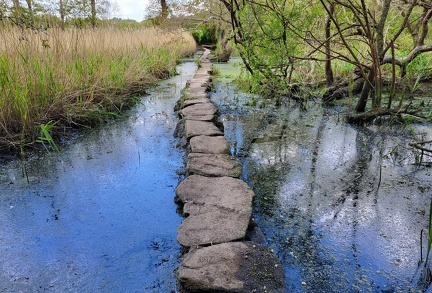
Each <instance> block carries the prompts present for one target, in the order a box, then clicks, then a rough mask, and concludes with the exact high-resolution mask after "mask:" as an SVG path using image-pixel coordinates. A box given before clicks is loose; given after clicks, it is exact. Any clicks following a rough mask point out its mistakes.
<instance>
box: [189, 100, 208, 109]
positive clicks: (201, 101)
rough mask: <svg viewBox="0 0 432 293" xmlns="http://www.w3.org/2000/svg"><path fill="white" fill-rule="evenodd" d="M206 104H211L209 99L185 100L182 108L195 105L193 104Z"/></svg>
mask: <svg viewBox="0 0 432 293" xmlns="http://www.w3.org/2000/svg"><path fill="white" fill-rule="evenodd" d="M207 103H211V101H210V99H209V98H199V99H186V100H185V101H184V102H183V108H186V107H188V106H191V105H195V104H207Z"/></svg>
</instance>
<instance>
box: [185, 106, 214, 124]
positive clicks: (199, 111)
mask: <svg viewBox="0 0 432 293" xmlns="http://www.w3.org/2000/svg"><path fill="white" fill-rule="evenodd" d="M216 112H217V108H216V106H215V105H213V104H212V103H204V104H203V103H201V104H194V105H190V106H188V107H186V108H183V110H181V111H180V113H181V114H182V115H183V116H184V117H185V118H186V119H189V120H201V121H211V120H213V119H214V118H215V114H216Z"/></svg>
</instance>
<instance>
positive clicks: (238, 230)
mask: <svg viewBox="0 0 432 293" xmlns="http://www.w3.org/2000/svg"><path fill="white" fill-rule="evenodd" d="M188 209H189V212H191V211H195V212H194V213H192V214H190V215H189V216H188V217H187V218H186V219H185V220H184V221H183V222H182V223H181V224H180V226H179V228H178V230H177V233H178V235H177V241H178V243H180V244H181V245H182V246H186V247H192V246H203V245H213V244H218V243H224V242H230V241H236V240H242V239H244V238H245V237H246V231H247V228H248V224H249V219H250V216H251V215H250V214H242V213H239V212H237V211H235V210H227V209H222V208H220V207H217V206H212V207H210V206H198V205H195V204H190V205H189V206H188ZM198 211H199V212H200V213H198Z"/></svg>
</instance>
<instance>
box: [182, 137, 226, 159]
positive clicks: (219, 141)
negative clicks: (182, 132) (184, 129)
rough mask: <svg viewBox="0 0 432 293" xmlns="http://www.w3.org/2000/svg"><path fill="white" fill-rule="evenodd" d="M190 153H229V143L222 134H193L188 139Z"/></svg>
mask: <svg viewBox="0 0 432 293" xmlns="http://www.w3.org/2000/svg"><path fill="white" fill-rule="evenodd" d="M189 143H190V147H191V150H192V153H204V154H229V153H230V144H229V142H228V141H227V140H226V138H225V137H224V136H205V135H200V136H195V137H192V138H191V140H190V142H189Z"/></svg>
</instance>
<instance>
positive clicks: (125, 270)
mask: <svg viewBox="0 0 432 293" xmlns="http://www.w3.org/2000/svg"><path fill="white" fill-rule="evenodd" d="M177 70H178V71H179V73H180V75H178V76H176V77H174V78H172V79H170V80H167V81H165V82H162V83H160V85H159V86H158V87H156V88H155V89H154V90H152V92H151V93H150V94H149V95H148V96H146V97H143V99H142V102H141V104H140V105H138V106H137V107H136V108H135V109H134V110H132V111H130V112H128V113H127V114H126V118H125V119H124V120H122V121H115V122H114V123H112V124H110V125H105V126H103V127H100V128H98V129H92V130H89V131H86V132H85V133H81V134H79V135H78V136H77V137H76V138H75V139H74V140H73V141H69V142H68V145H65V146H63V147H62V150H61V155H60V156H59V155H57V154H55V153H51V154H44V155H35V156H33V157H31V158H30V159H29V160H28V161H26V162H24V163H22V162H20V161H12V162H9V163H7V164H3V165H1V166H0V226H1V229H0V259H1V262H0V292H164V293H165V292H175V290H176V281H175V277H174V272H173V271H174V269H175V268H176V267H177V266H178V264H179V259H178V258H179V257H180V254H181V248H180V245H179V244H178V243H177V242H176V237H177V227H178V226H179V225H180V223H181V220H182V218H181V216H180V215H178V214H177V213H176V208H177V206H176V205H175V203H174V201H173V199H174V195H175V194H174V190H175V187H176V186H177V183H178V182H179V180H180V177H181V175H178V174H181V173H183V170H182V169H183V159H182V153H181V150H179V149H177V148H176V147H175V145H176V141H175V139H174V138H173V135H172V134H173V132H174V128H175V125H176V123H177V117H176V116H175V115H174V113H173V110H172V109H173V108H174V104H175V102H176V101H177V100H178V99H179V98H180V91H181V90H182V89H183V88H184V86H185V84H186V81H187V80H188V79H190V78H191V77H192V76H193V74H194V73H195V71H196V64H195V63H194V62H193V61H192V60H191V61H189V62H186V63H184V64H182V65H180V66H178V69H177ZM23 169H25V171H26V174H27V175H26V176H23V172H22V170H23Z"/></svg>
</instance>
